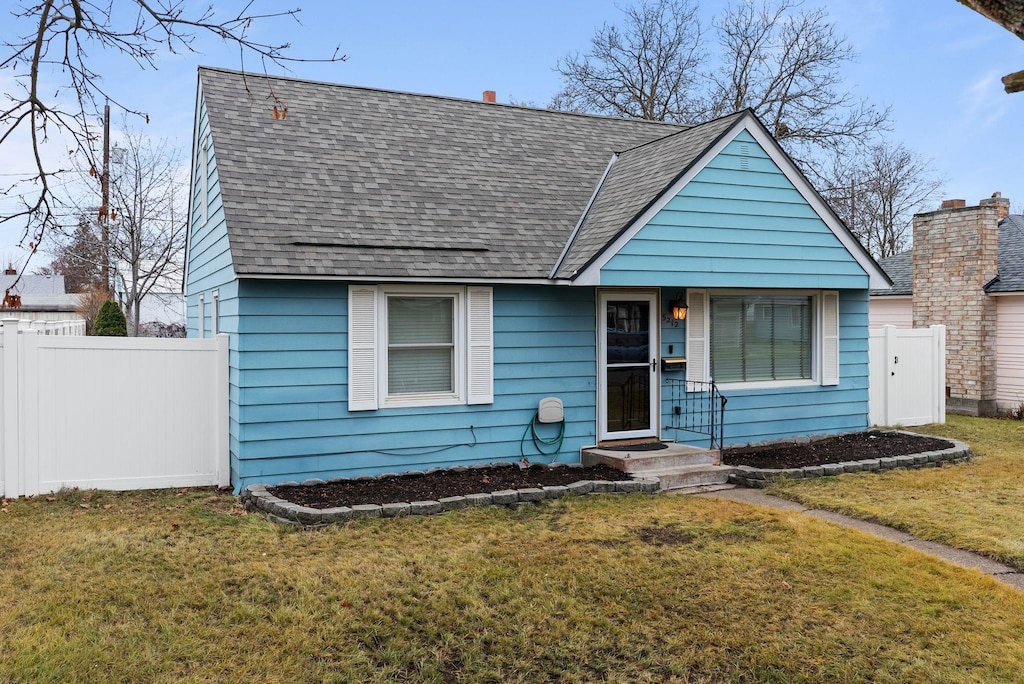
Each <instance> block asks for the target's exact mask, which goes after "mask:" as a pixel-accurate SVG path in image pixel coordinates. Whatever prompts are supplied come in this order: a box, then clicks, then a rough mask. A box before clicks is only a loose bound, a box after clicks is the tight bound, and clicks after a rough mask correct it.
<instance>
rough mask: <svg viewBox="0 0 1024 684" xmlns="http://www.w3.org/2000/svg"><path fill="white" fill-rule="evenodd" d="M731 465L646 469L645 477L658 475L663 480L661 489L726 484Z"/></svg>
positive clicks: (643, 474)
mask: <svg viewBox="0 0 1024 684" xmlns="http://www.w3.org/2000/svg"><path fill="white" fill-rule="evenodd" d="M732 471H733V468H732V467H731V466H721V465H707V464H702V465H689V466H680V467H677V468H665V469H662V470H645V471H644V472H643V473H642V474H641V475H642V476H643V477H656V478H658V480H659V481H660V482H661V490H662V491H669V490H677V489H689V488H693V487H704V486H707V485H725V484H728V483H729V475H730V474H731V473H732Z"/></svg>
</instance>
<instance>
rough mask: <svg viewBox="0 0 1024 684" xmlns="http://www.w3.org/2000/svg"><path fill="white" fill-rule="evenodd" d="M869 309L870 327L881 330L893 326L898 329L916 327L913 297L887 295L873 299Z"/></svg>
mask: <svg viewBox="0 0 1024 684" xmlns="http://www.w3.org/2000/svg"><path fill="white" fill-rule="evenodd" d="M870 299H871V302H870V305H869V307H868V327H869V328H881V327H882V326H885V325H892V326H895V327H897V328H913V327H914V300H913V298H912V297H909V296H907V297H900V296H892V295H887V296H884V297H871V298H870Z"/></svg>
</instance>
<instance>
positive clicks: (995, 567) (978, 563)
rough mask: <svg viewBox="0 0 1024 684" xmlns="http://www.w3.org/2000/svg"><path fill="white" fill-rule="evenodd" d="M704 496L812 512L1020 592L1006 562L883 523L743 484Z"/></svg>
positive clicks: (1023, 577) (1022, 578) (1018, 577)
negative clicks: (980, 574) (921, 552)
mask: <svg viewBox="0 0 1024 684" xmlns="http://www.w3.org/2000/svg"><path fill="white" fill-rule="evenodd" d="M696 496H701V497H705V498H718V499H729V500H730V501H738V502H740V503H746V504H751V505H754V506H765V507H767V508H775V509H778V510H782V511H799V512H801V513H806V514H807V515H812V516H814V517H815V518H820V519H822V520H828V521H829V522H834V523H836V524H839V525H842V526H843V527H850V528H853V529H855V530H860V531H862V532H868V533H869V534H873V535H875V536H878V537H882V538H883V539H888V540H889V541H893V542H896V543H897V544H903V545H904V546H909V547H911V548H914V549H917V550H918V551H923V552H924V553H927V554H930V555H932V556H935V557H936V558H941V559H942V560H944V561H946V562H948V563H952V564H953V565H959V566H960V567H962V568H972V569H974V570H978V571H980V572H983V573H984V574H986V575H989V576H991V577H993V578H994V579H996V580H998V581H1000V582H1002V583H1003V584H1008V585H1010V586H1011V587H1013V588H1014V589H1018V590H1020V591H1024V573H1022V572H1020V571H1018V570H1015V569H1014V568H1011V567H1010V566H1008V565H1003V564H1002V563H999V562H996V561H994V560H992V559H991V558H986V557H985V556H981V555H978V554H976V553H972V552H970V551H964V550H962V549H954V548H953V547H951V546H946V545H945V544H938V543H936V542H930V541H924V540H922V539H918V538H917V537H915V536H913V535H910V534H907V533H906V532H900V531H899V530H894V529H893V528H891V527H886V526H885V525H878V524H876V523H871V522H865V521H864V520H857V519H856V518H851V517H849V516H846V515H841V514H839V513H832V512H831V511H819V510H815V509H811V508H805V507H804V506H802V505H800V504H798V503H796V502H794V501H788V500H786V499H780V498H779V497H777V496H771V495H769V494H765V493H764V492H763V491H761V490H760V489H747V488H744V487H737V488H735V489H725V490H721V491H717V492H708V493H705V494H697V495H696Z"/></svg>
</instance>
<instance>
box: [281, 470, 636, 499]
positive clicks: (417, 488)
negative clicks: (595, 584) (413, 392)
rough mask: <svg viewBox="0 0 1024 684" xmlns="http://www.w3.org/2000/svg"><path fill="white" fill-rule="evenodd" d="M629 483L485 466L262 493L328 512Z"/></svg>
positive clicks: (585, 474) (601, 473)
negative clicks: (595, 483)
mask: <svg viewBox="0 0 1024 684" xmlns="http://www.w3.org/2000/svg"><path fill="white" fill-rule="evenodd" d="M629 479H631V478H630V477H629V475H627V474H626V473H623V472H620V471H618V470H614V469H612V468H609V467H607V466H603V465H598V466H592V467H589V468H543V467H541V466H538V465H534V466H530V467H529V468H519V467H518V466H516V465H515V464H510V465H509V466H506V467H495V466H490V467H487V468H470V469H468V470H438V471H434V472H432V473H426V474H414V475H397V476H394V477H382V478H376V479H370V480H345V481H342V482H328V483H327V484H320V485H298V486H285V487H268V488H267V491H269V492H270V493H271V494H273V495H274V496H276V497H279V498H281V499H284V500H286V501H291V502H292V503H296V504H299V505H301V506H307V507H309V508H318V509H324V508H334V507H336V506H356V505H359V504H385V503H394V502H412V501H437V500H438V499H441V498H443V497H446V496H464V495H466V494H485V493H489V492H497V491H502V490H505V489H524V488H527V487H538V488H539V487H555V486H559V485H569V484H572V483H573V482H579V481H580V480H606V481H611V482H618V481H622V480H629Z"/></svg>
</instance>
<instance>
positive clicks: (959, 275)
mask: <svg viewBox="0 0 1024 684" xmlns="http://www.w3.org/2000/svg"><path fill="white" fill-rule="evenodd" d="M1009 212H1010V200H1008V199H1007V198H1005V197H1002V196H1001V195H1000V194H999V193H995V194H993V195H992V197H990V198H987V199H983V200H981V202H980V203H979V205H978V206H973V207H968V206H966V202H965V201H964V200H948V201H946V202H943V203H942V208H941V209H939V210H938V211H932V212H928V213H925V214H918V215H917V216H915V217H914V242H913V244H914V247H913V249H911V250H907V251H905V252H902V253H900V254H897V255H895V256H892V257H889V258H888V259H883V260H882V261H881V262H880V264H881V266H882V268H884V269H885V271H886V272H887V273H888V275H889V277H890V278H891V279H892V281H893V286H892V288H890V289H888V290H872V292H871V327H880V326H883V325H895V326H898V327H902V328H911V327H914V328H920V327H927V326H929V325H938V324H942V325H945V326H946V384H947V387H946V395H947V399H946V408H947V410H948V411H949V412H951V413H967V414H969V415H993V414H995V413H997V412H998V411H1006V410H1010V409H1015V408H1017V407H1019V406H1021V404H1024V216H1020V215H1011V214H1010V213H1009Z"/></svg>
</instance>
